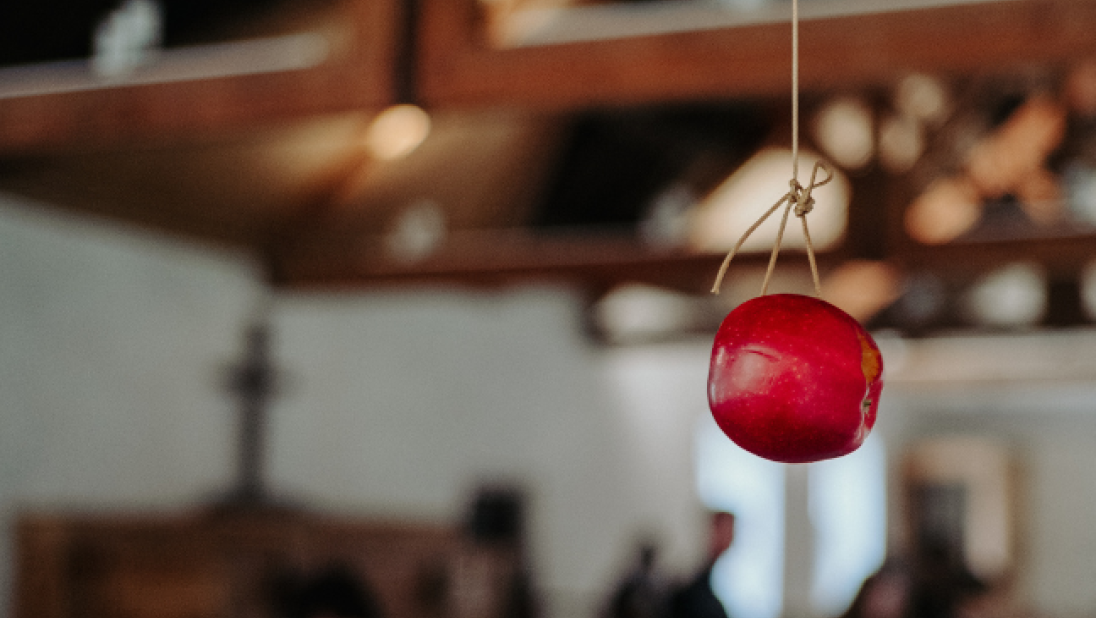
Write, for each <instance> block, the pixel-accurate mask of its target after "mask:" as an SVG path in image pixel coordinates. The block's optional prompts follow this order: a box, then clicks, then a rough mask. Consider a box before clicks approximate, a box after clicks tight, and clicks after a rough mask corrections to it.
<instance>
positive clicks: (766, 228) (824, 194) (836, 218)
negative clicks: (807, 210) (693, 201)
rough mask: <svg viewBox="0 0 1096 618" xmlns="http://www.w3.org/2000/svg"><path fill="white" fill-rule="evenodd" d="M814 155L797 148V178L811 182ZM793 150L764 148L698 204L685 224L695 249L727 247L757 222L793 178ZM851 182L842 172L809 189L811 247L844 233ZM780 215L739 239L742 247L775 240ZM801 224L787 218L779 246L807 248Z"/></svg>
mask: <svg viewBox="0 0 1096 618" xmlns="http://www.w3.org/2000/svg"><path fill="white" fill-rule="evenodd" d="M818 159H819V157H818V155H817V154H814V153H810V152H802V151H801V152H800V156H799V174H800V178H799V182H800V183H801V184H803V185H806V184H807V183H808V182H809V181H810V176H809V174H810V170H811V168H812V166H813V165H814V164H815V162H816V161H817V160H818ZM791 171H792V155H791V151H790V150H787V149H783V148H766V149H764V150H761V151H760V152H758V153H757V154H755V155H754V156H753V157H752V158H751V159H750V160H749V161H747V162H746V163H744V164H743V165H742V166H741V167H739V168H738V169H737V170H735V172H734V173H733V174H731V175H730V176H729V177H728V178H727V179H726V180H724V181H723V183H722V184H721V185H719V187H717V188H716V190H715V191H713V192H712V193H711V195H709V196H708V197H707V198H705V199H704V200H703V201H702V202H701V203H700V204H698V205H697V207H696V209H695V211H694V212H693V215H692V217H691V221H690V223H689V242H690V245H691V246H692V247H693V248H694V249H696V250H698V251H710V252H720V251H727V250H729V249H730V248H731V247H733V246H734V245H735V243H737V242H738V239H739V238H741V236H742V233H743V232H745V231H746V230H747V229H749V228H750V226H751V225H753V224H754V222H755V221H757V219H758V217H760V216H761V215H762V214H764V213H765V211H766V210H768V209H769V208H770V207H772V205H773V204H775V203H776V202H777V200H779V199H780V196H781V195H783V194H784V193H786V192H787V191H788V181H789V180H790V179H791ZM849 195H850V190H849V182H848V180H847V179H846V178H845V176H844V175H843V174H841V172H840V171H835V172H834V179H833V181H832V182H830V183H829V184H827V185H825V186H823V187H820V188H818V189H816V190H815V191H814V192H813V193H812V197H814V199H815V207H814V210H813V211H812V212H811V214H810V215H808V223H809V224H810V232H811V242H812V244H813V245H814V248H815V249H819V250H825V249H829V248H832V247H833V246H834V245H835V244H837V242H839V241H840V240H841V238H842V236H843V235H844V233H845V226H846V222H847V218H848V209H849ZM779 227H780V216H779V215H778V214H775V213H774V214H773V216H771V217H769V219H768V220H767V221H765V223H764V224H763V225H761V226H760V227H759V228H757V230H756V231H755V232H754V233H753V234H752V235H751V236H750V238H749V239H748V240H747V241H746V242H745V243H743V245H742V250H743V251H762V250H765V249H769V248H771V247H772V245H773V241H774V240H775V239H776V235H777V230H778V229H779ZM801 230H802V226H801V225H799V223H798V222H793V221H789V222H788V229H787V230H786V231H785V234H784V240H783V246H785V247H797V248H802V247H805V246H806V242H805V241H804V239H803V233H802V231H801Z"/></svg>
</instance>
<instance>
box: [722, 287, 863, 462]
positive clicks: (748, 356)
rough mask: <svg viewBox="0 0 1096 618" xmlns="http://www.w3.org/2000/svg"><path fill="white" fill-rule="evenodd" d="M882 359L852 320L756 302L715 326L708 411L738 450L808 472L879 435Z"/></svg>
mask: <svg viewBox="0 0 1096 618" xmlns="http://www.w3.org/2000/svg"><path fill="white" fill-rule="evenodd" d="M882 389H883V357H882V355H881V354H880V352H879V347H878V346H877V345H876V344H875V341H874V340H872V338H871V335H869V334H868V332H867V331H866V330H864V328H863V327H862V326H861V325H860V324H859V323H858V322H857V321H856V320H855V319H853V317H852V316H850V315H849V314H847V313H845V312H844V311H842V310H841V309H838V308H837V307H835V306H833V305H831V304H830V303H827V302H825V301H823V300H820V299H817V298H812V297H809V296H801V295H798V294H772V295H768V296H759V297H757V298H754V299H752V300H749V301H747V302H745V303H743V304H741V305H739V306H738V307H737V308H736V309H735V310H734V311H732V312H731V313H730V314H729V315H728V316H727V317H726V318H725V319H724V320H723V324H722V325H720V327H719V331H718V332H717V333H716V336H715V344H714V345H713V347H712V359H711V367H710V370H709V374H708V403H709V405H710V406H711V409H712V415H713V416H714V417H715V421H716V423H717V424H718V425H719V427H720V428H721V429H722V430H723V432H724V433H726V434H727V436H728V437H729V438H730V439H731V440H732V441H734V442H735V444H738V445H739V446H740V447H742V448H743V449H745V450H747V451H749V452H751V453H753V454H755V455H758V456H760V457H764V458H766V459H771V460H774V461H780V462H785V463H806V462H811V461H818V460H821V459H830V458H833V457H840V456H842V455H846V454H848V453H851V452H853V451H855V450H856V449H857V448H859V447H860V445H861V444H862V443H863V442H864V439H865V438H866V437H867V436H868V433H869V432H870V431H871V429H872V427H873V426H874V425H875V414H876V410H877V408H878V407H879V394H880V391H882Z"/></svg>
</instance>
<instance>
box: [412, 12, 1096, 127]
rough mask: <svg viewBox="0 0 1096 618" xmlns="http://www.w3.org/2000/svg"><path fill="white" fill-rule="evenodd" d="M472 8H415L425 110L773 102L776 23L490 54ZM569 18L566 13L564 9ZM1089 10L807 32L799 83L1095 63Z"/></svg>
mask: <svg viewBox="0 0 1096 618" xmlns="http://www.w3.org/2000/svg"><path fill="white" fill-rule="evenodd" d="M478 4H479V3H478V2H477V0H422V7H423V8H422V9H421V15H422V24H421V26H420V33H421V35H422V36H421V37H420V38H419V44H420V48H419V63H418V64H419V84H418V92H419V95H420V97H421V98H422V101H423V102H424V103H425V104H427V105H430V106H434V107H453V106H483V105H515V106H522V107H525V108H556V109H559V108H581V107H589V106H601V105H616V104H630V103H637V102H650V101H657V100H664V101H669V100H683V99H702V98H730V97H749V96H773V95H782V94H784V93H786V92H788V91H789V89H790V77H789V75H790V56H791V49H790V30H789V26H788V24H787V23H785V22H781V23H768V24H756V25H745V26H740V27H731V28H707V29H698V30H695V31H688V32H674V33H665V34H653V35H645V36H638V37H621V38H613V39H607V40H593V41H582V42H571V43H559V44H550V45H529V46H519V47H509V48H497V47H495V48H492V47H490V46H489V45H488V44H487V43H486V40H487V37H486V35H485V34H484V32H483V31H482V25H481V24H480V22H481V21H482V19H480V17H479V15H478V13H477V11H478V10H479V8H478V6H477V5H478ZM564 10H566V9H564ZM1093 24H1096V3H1092V2H1085V1H1081V0H1004V1H998V2H976V3H964V4H959V5H952V6H935V7H932V8H920V9H916V10H896V11H883V12H876V13H865V14H853V15H847V16H840V17H827V18H819V19H813V20H807V21H805V22H804V23H803V24H802V26H801V30H800V39H801V44H800V57H801V65H802V66H801V73H800V79H801V84H802V85H803V87H804V88H805V89H811V88H816V89H818V88H825V89H835V88H854V87H863V86H872V85H879V84H888V83H890V82H892V81H894V80H896V79H897V78H899V77H901V76H903V75H905V74H908V73H910V72H915V71H918V72H930V73H940V74H963V73H970V72H976V73H981V74H985V73H986V72H991V71H994V70H1004V69H1007V68H1010V67H1011V68H1014V67H1016V66H1017V65H1022V64H1024V63H1031V62H1042V63H1046V62H1062V61H1071V60H1077V59H1078V58H1082V57H1085V56H1089V55H1093V54H1096V37H1092V36H1091V32H1092V26H1093Z"/></svg>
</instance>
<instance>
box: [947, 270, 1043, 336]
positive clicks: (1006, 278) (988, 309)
mask: <svg viewBox="0 0 1096 618" xmlns="http://www.w3.org/2000/svg"><path fill="white" fill-rule="evenodd" d="M964 300H965V302H964V306H965V309H966V311H967V313H968V314H969V315H970V317H972V318H973V319H974V321H975V322H977V323H978V324H981V325H983V326H995V327H1021V326H1032V325H1034V324H1035V323H1036V322H1038V321H1039V319H1041V318H1042V317H1043V314H1044V313H1045V312H1046V306H1047V292H1046V275H1045V274H1044V273H1043V271H1042V269H1040V268H1039V267H1038V266H1036V265H1034V264H1026V263H1015V264H1010V265H1008V266H1005V267H1003V268H999V269H997V270H995V271H993V272H991V273H989V274H987V275H986V276H984V277H982V278H981V279H980V280H978V281H977V282H976V283H975V284H974V285H973V286H971V288H970V289H969V290H968V292H967V294H966V295H965V299H964Z"/></svg>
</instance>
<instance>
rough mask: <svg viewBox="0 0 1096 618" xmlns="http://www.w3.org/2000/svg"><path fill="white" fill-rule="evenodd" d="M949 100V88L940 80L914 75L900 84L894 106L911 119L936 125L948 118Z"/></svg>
mask: <svg viewBox="0 0 1096 618" xmlns="http://www.w3.org/2000/svg"><path fill="white" fill-rule="evenodd" d="M949 99H950V96H949V95H948V91H947V88H945V87H944V85H943V84H942V83H941V82H940V80H938V79H936V78H934V77H931V76H929V75H924V74H921V73H914V74H913V75H908V76H906V77H905V78H904V79H903V80H902V81H901V82H900V83H899V84H898V89H897V91H896V92H895V95H894V106H895V107H896V108H898V110H899V111H900V112H902V113H903V114H905V115H906V116H909V117H910V118H914V119H916V120H919V121H921V122H925V123H928V124H932V125H936V124H939V123H940V122H942V121H943V120H944V118H946V117H947V114H948V111H949V108H950V106H951V103H950V101H949Z"/></svg>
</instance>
